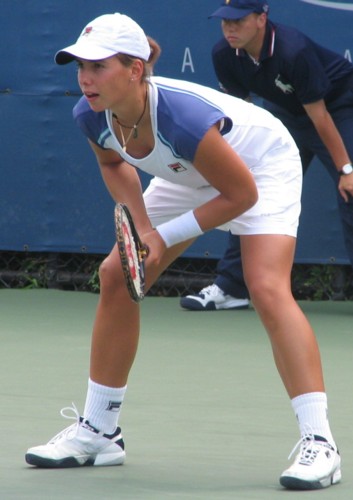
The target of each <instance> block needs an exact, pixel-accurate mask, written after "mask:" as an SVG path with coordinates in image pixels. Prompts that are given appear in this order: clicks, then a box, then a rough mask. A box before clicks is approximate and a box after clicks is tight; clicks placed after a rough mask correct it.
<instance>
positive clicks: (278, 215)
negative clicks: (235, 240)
mask: <svg viewBox="0 0 353 500" xmlns="http://www.w3.org/2000/svg"><path fill="white" fill-rule="evenodd" d="M250 171H251V172H252V173H253V175H254V179H255V182H256V186H257V190H258V196H259V198H258V201H257V203H256V204H255V205H254V206H253V207H252V208H250V209H249V210H247V211H246V212H244V213H243V214H242V215H240V216H239V217H237V218H236V219H233V220H231V221H229V222H227V223H226V224H223V225H222V226H219V227H218V229H221V230H223V231H231V232H232V233H233V234H238V235H250V234H285V235H289V236H294V237H296V235H297V229H298V223H299V216H300V210H301V191H302V182H303V179H302V166H301V161H300V157H299V154H298V150H297V149H296V147H295V146H294V147H290V146H289V144H288V143H287V144H286V145H285V147H283V148H278V149H276V150H274V151H272V152H270V153H269V154H267V155H265V156H264V157H263V158H262V160H261V162H259V163H258V164H257V165H255V166H254V167H252V168H251V169H250ZM218 194H219V192H218V191H217V190H216V189H214V188H213V187H211V186H206V187H202V188H197V189H196V188H190V187H185V186H181V185H180V184H174V183H171V182H169V181H166V180H164V179H161V178H159V177H154V178H153V179H152V181H151V182H150V184H149V186H148V187H147V189H146V191H145V192H144V200H145V204H146V209H147V214H148V216H149V218H150V220H151V222H152V225H153V226H154V227H155V226H157V225H158V224H161V223H163V222H166V221H168V220H170V219H173V218H174V217H177V216H178V215H181V214H183V213H185V212H187V211H188V210H193V209H195V208H197V207H198V206H200V205H202V204H204V203H206V202H207V201H209V200H210V199H212V198H214V197H215V196H217V195H218Z"/></svg>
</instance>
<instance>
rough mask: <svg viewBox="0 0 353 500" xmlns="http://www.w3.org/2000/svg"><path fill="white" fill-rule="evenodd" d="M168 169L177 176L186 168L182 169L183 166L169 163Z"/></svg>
mask: <svg viewBox="0 0 353 500" xmlns="http://www.w3.org/2000/svg"><path fill="white" fill-rule="evenodd" d="M168 167H169V168H170V170H171V171H172V172H175V173H176V174H178V173H179V172H185V170H186V167H184V165H182V164H181V163H170V164H169V165H168Z"/></svg>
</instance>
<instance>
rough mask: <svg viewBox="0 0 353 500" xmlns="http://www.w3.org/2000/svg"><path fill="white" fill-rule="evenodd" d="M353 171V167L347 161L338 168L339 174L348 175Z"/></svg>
mask: <svg viewBox="0 0 353 500" xmlns="http://www.w3.org/2000/svg"><path fill="white" fill-rule="evenodd" d="M352 172H353V167H352V165H351V164H350V163H347V164H346V165H343V167H342V168H341V170H340V175H349V174H351V173H352Z"/></svg>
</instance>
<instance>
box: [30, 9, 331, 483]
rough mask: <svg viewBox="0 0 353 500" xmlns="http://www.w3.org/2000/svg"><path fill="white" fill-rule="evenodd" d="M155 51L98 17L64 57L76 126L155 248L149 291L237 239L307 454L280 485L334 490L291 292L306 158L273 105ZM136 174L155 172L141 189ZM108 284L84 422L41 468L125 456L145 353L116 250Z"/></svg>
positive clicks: (327, 438) (36, 461) (137, 32)
mask: <svg viewBox="0 0 353 500" xmlns="http://www.w3.org/2000/svg"><path fill="white" fill-rule="evenodd" d="M158 54H159V47H158V45H157V44H156V43H155V42H154V41H152V40H151V39H148V38H147V37H146V35H145V34H144V32H143V30H142V29H141V27H140V26H138V25H137V24H136V23H135V22H134V21H133V20H132V19H131V18H129V17H127V16H125V15H122V14H118V13H115V14H108V15H103V16H100V17H98V18H97V19H95V20H93V21H92V22H90V23H89V24H88V25H87V26H86V27H85V28H84V29H83V31H82V33H81V35H80V37H79V38H78V40H77V42H76V43H74V44H73V45H71V46H69V47H66V48H64V49H63V50H60V51H59V52H58V53H57V54H56V56H55V60H56V62H57V63H58V64H66V63H69V62H71V61H76V62H77V66H78V81H79V85H80V88H81V90H82V93H83V96H82V98H81V99H80V100H79V102H78V104H77V105H76V106H75V108H74V118H75V120H76V123H77V124H78V126H79V127H80V128H81V129H82V131H83V133H84V134H85V135H86V137H87V138H88V141H89V144H90V146H91V147H92V150H93V152H94V153H95V155H96V158H97V161H98V164H99V166H100V169H101V172H102V176H103V179H104V181H105V183H106V186H107V189H108V190H109V192H110V194H111V196H112V197H113V199H114V200H115V201H116V202H121V203H124V204H126V205H127V206H128V207H129V209H130V211H131V214H132V217H133V219H134V221H135V224H136V227H137V230H138V233H139V234H140V236H141V239H142V241H143V243H144V244H146V245H147V246H148V247H149V255H148V257H147V259H146V287H147V289H148V288H149V287H150V286H151V285H152V284H153V282H154V281H155V280H156V279H157V278H158V276H159V275H160V274H161V272H162V271H163V270H164V269H165V268H166V267H167V266H168V265H169V264H170V263H171V262H173V261H174V260H175V259H176V258H177V257H178V256H179V255H180V254H181V253H183V251H184V250H185V249H186V248H187V247H188V245H190V244H191V243H192V241H193V240H194V239H195V238H196V237H197V236H199V235H201V234H202V233H204V232H205V231H208V230H210V229H213V228H219V229H222V230H225V231H228V230H230V231H231V232H232V233H234V234H239V235H240V238H241V246H242V255H243V263H244V273H245V276H246V282H247V286H248V288H249V290H250V293H251V300H252V303H253V304H254V307H255V308H256V311H257V313H258V314H259V316H260V318H261V321H262V323H263V325H264V327H265V329H266V330H267V333H268V335H269V337H270V341H271V344H272V349H273V354H274V359H275V363H276V366H277V368H278V371H279V374H280V376H281V378H282V381H283V383H284V385H285V388H286V390H287V393H288V395H289V397H290V399H291V402H292V406H293V409H294V412H295V415H296V417H297V420H298V423H299V430H300V440H299V442H298V449H299V451H298V454H297V456H296V458H295V460H294V463H293V465H292V466H291V467H290V468H289V469H287V470H286V471H285V472H284V473H283V474H282V475H281V478H280V482H281V484H282V485H283V486H285V487H287V488H289V489H315V488H322V487H326V486H330V485H331V484H333V483H336V482H338V481H339V480H340V477H341V472H340V456H339V453H338V450H337V447H336V444H335V441H334V438H333V436H332V434H331V430H330V426H329V422H328V418H327V398H326V394H325V388H324V381H323V374H322V368H321V361H320V354H319V350H318V346H317V343H316V339H315V335H314V333H313V331H312V328H311V327H310V325H309V322H308V321H307V319H306V318H305V316H304V314H303V313H302V311H301V309H300V308H299V307H298V305H297V303H296V302H295V300H294V298H293V296H292V293H291V268H292V264H293V256H294V250H295V242H296V234H297V226H298V218H299V214H300V196H301V186H302V173H301V172H302V169H301V164H300V159H299V155H298V150H297V148H296V146H295V143H294V141H293V139H292V138H291V136H290V135H289V133H288V132H287V130H286V129H285V128H284V126H283V125H282V124H281V122H280V121H279V120H277V119H276V118H274V117H273V116H272V115H270V114H269V113H268V112H267V111H265V110H263V109H261V108H259V107H256V106H254V105H252V104H249V103H246V102H244V101H242V100H239V99H236V98H234V97H230V96H227V95H225V94H223V93H220V92H218V91H216V90H212V89H210V88H207V87H203V86H200V85H197V84H193V83H189V82H185V81H178V80H172V79H168V78H157V77H152V76H150V75H149V72H150V69H151V66H153V64H154V63H155V60H156V57H157V55H158ZM136 169H141V170H143V171H145V172H148V173H149V174H152V175H153V176H154V178H153V180H152V181H151V183H150V185H149V187H148V188H147V190H146V191H145V193H144V195H143V194H142V189H141V185H140V181H139V177H138V174H137V171H136ZM100 286H101V294H100V299H99V304H98V308H97V312H96V319H95V323H94V327H93V337H92V347H91V364H90V377H89V382H88V392H87V398H86V404H85V408H84V412H83V416H82V417H80V415H79V413H78V411H77V409H76V408H75V407H74V408H73V410H74V413H75V416H74V417H73V418H74V419H76V422H75V423H74V424H73V425H72V426H70V427H68V428H66V429H65V430H64V431H62V432H61V433H59V434H58V435H57V436H55V438H53V439H52V440H51V441H49V443H48V444H46V445H43V446H37V447H34V448H30V449H29V450H28V452H27V454H26V460H27V462H28V463H29V464H31V465H35V466H38V467H76V466H81V465H118V464H121V463H123V461H124V458H125V451H124V442H123V439H122V435H121V430H120V427H118V417H119V412H120V409H121V405H122V402H123V399H124V394H125V391H126V386H127V380H128V375H129V372H130V369H131V366H132V364H133V361H134V357H135V353H136V350H137V345H138V337H139V306H138V304H136V303H135V302H133V301H132V300H131V299H130V296H129V294H128V290H127V287H126V285H125V282H124V278H123V272H122V268H121V263H120V260H119V252H118V249H117V246H116V245H115V246H114V248H113V250H112V251H111V253H110V255H109V256H108V257H107V258H106V259H105V260H104V262H103V263H102V265H101V268H100ZM147 390H149V391H150V390H153V388H151V387H150V388H148V389H147ZM254 397H256V394H254ZM63 415H64V416H67V414H66V413H65V409H64V410H63Z"/></svg>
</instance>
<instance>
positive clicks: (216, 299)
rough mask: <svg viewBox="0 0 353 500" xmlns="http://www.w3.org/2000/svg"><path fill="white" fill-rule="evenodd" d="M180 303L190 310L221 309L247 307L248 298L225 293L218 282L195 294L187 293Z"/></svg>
mask: <svg viewBox="0 0 353 500" xmlns="http://www.w3.org/2000/svg"><path fill="white" fill-rule="evenodd" d="M180 305H181V307H182V308H184V309H189V310H190V311H215V310H220V309H247V308H248V307H249V300H248V299H237V298H235V297H232V296H231V295H225V294H224V292H223V291H222V290H221V289H220V288H219V286H217V285H216V284H213V285H209V286H207V287H206V288H203V289H202V290H201V291H200V292H199V293H197V294H195V295H187V296H186V297H182V298H181V299H180Z"/></svg>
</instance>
